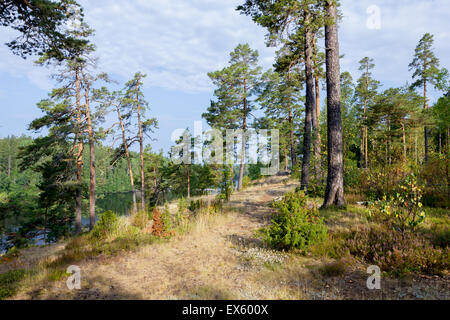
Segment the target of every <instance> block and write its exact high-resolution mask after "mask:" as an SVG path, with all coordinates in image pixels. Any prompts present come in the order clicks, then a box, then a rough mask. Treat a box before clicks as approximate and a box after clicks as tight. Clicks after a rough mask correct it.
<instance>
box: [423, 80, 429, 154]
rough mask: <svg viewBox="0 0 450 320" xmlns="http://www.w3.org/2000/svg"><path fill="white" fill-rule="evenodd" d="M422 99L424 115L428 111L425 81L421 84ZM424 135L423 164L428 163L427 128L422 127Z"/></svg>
mask: <svg viewBox="0 0 450 320" xmlns="http://www.w3.org/2000/svg"><path fill="white" fill-rule="evenodd" d="M423 97H424V99H425V102H424V106H423V107H424V109H425V113H426V112H427V109H428V101H427V81H426V80H425V81H424V82H423ZM424 133H425V162H427V161H428V129H427V126H425V127H424Z"/></svg>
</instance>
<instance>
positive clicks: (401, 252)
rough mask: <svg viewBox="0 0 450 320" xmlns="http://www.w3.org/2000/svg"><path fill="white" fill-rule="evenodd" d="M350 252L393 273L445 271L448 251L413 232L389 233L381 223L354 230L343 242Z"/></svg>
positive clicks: (448, 259)
mask: <svg viewBox="0 0 450 320" xmlns="http://www.w3.org/2000/svg"><path fill="white" fill-rule="evenodd" d="M346 245H347V247H348V249H349V251H350V254H352V255H353V256H355V257H357V258H360V259H361V260H362V261H363V262H366V263H370V264H375V265H377V266H379V267H380V269H381V270H382V271H385V272H388V273H393V274H405V273H406V274H407V273H428V274H440V273H442V272H444V271H448V267H449V261H450V257H449V251H448V248H447V250H445V249H441V248H438V247H434V246H433V245H431V244H430V243H429V242H427V241H426V239H424V238H423V237H422V236H420V235H419V234H416V233H412V232H405V233H398V232H391V231H389V230H388V229H386V228H385V227H384V226H381V227H380V226H372V227H368V228H364V229H362V230H353V231H352V232H351V233H350V236H349V238H348V240H347V242H346Z"/></svg>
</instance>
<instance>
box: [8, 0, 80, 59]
mask: <svg viewBox="0 0 450 320" xmlns="http://www.w3.org/2000/svg"><path fill="white" fill-rule="evenodd" d="M83 17H84V15H83V9H82V8H81V7H80V5H79V4H77V3H76V2H75V1H74V0H60V1H51V0H3V1H1V2H0V25H2V26H5V27H10V28H12V29H14V30H16V31H17V32H18V33H19V36H18V37H17V38H16V39H15V40H13V41H11V42H9V43H7V46H8V47H9V48H10V49H11V50H12V51H13V53H15V54H18V55H20V56H21V57H23V58H26V57H27V56H29V55H33V54H36V55H40V56H46V57H47V58H51V59H56V60H58V61H63V60H64V59H66V58H67V57H70V56H73V53H74V51H75V52H76V50H77V48H79V47H83V46H85V45H86V44H87V43H88V41H87V40H86V39H83V38H78V37H76V36H74V35H73V34H71V33H70V32H68V29H69V28H70V25H71V24H73V23H79V22H82V21H83Z"/></svg>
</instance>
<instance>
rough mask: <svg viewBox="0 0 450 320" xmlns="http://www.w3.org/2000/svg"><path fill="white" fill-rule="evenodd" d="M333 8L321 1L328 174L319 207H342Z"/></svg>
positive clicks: (328, 0)
mask: <svg viewBox="0 0 450 320" xmlns="http://www.w3.org/2000/svg"><path fill="white" fill-rule="evenodd" d="M337 5H338V3H337V1H335V0H325V12H326V16H325V21H326V24H325V47H326V48H327V50H326V76H327V124H328V127H327V131H328V134H327V137H328V175H327V187H326V190H325V200H324V204H323V207H328V206H331V205H337V206H342V205H345V199H344V159H343V141H342V139H343V137H342V118H341V90H340V75H341V74H340V63H339V38H338V23H339V22H338V14H337Z"/></svg>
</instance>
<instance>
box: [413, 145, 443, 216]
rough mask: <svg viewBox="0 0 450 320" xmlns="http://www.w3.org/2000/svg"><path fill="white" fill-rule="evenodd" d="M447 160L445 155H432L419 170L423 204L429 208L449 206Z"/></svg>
mask: <svg viewBox="0 0 450 320" xmlns="http://www.w3.org/2000/svg"><path fill="white" fill-rule="evenodd" d="M448 165H449V158H448V156H447V155H445V154H441V155H434V154H433V153H431V155H430V158H429V159H428V161H427V162H426V163H425V164H424V166H423V167H422V168H421V171H420V173H419V181H420V182H421V183H422V184H423V186H424V188H423V203H424V205H426V206H429V207H443V208H448V207H449V206H450V197H449V194H450V190H449V186H450V171H449V170H448Z"/></svg>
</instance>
